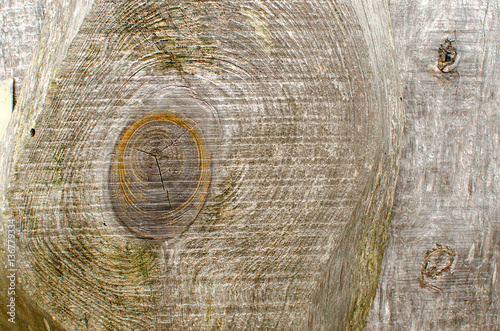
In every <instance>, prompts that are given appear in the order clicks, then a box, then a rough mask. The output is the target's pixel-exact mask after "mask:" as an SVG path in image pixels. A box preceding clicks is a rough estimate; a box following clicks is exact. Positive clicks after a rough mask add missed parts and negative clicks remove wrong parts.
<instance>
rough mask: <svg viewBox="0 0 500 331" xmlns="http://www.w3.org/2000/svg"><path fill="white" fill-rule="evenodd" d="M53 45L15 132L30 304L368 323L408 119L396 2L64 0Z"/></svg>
mask: <svg viewBox="0 0 500 331" xmlns="http://www.w3.org/2000/svg"><path fill="white" fill-rule="evenodd" d="M40 40H41V41H40V43H39V44H38V46H37V49H36V51H35V55H34V57H33V60H32V62H31V66H30V69H29V72H28V74H27V76H26V78H25V82H24V85H23V89H22V91H21V95H20V97H19V100H18V103H17V106H16V111H15V113H14V120H13V121H12V122H11V124H10V126H9V130H10V131H11V135H9V136H7V138H6V139H5V141H4V144H3V147H2V148H3V156H2V169H1V171H2V172H1V179H2V183H3V184H4V185H3V187H2V196H3V197H4V199H5V200H4V202H3V208H4V209H5V213H4V214H2V216H1V217H2V218H4V220H3V222H4V223H5V222H7V221H8V220H15V221H16V224H17V226H18V230H19V233H18V245H19V252H18V256H17V261H16V262H17V267H18V282H19V288H22V290H23V292H22V293H23V295H22V296H21V297H20V300H21V301H22V303H24V304H26V305H27V306H29V307H31V308H28V311H31V312H34V313H33V317H31V316H28V314H26V315H21V312H19V315H21V317H19V318H20V319H24V320H25V323H28V324H30V325H31V326H32V328H35V327H45V325H46V324H49V323H55V324H59V326H60V327H62V328H65V329H68V330H87V329H89V330H105V329H111V330H117V329H123V330H156V329H158V330H169V329H173V330H179V329H190V328H192V329H205V330H211V329H286V330H296V329H300V328H303V329H327V330H329V329H345V328H352V329H359V328H361V327H362V326H363V324H364V321H365V319H366V316H367V314H368V311H369V307H370V304H371V300H372V298H373V296H374V295H375V291H376V286H377V276H378V272H379V270H380V268H381V259H382V252H383V248H384V246H385V240H386V237H387V229H388V221H389V215H390V210H391V208H392V202H393V195H394V189H395V183H396V178H397V172H398V166H399V164H398V160H399V155H400V139H401V135H402V127H403V111H402V106H403V102H402V91H401V89H400V83H399V75H398V71H397V68H396V59H395V55H396V54H395V50H394V48H393V43H392V39H391V34H390V26H389V14H388V10H387V8H386V6H385V5H384V3H383V1H336V2H331V1H222V2H219V1H217V2H204V1H148V2H142V1H141V2H139V1H83V0H81V1H58V2H51V3H50V6H48V7H47V8H46V17H45V25H44V28H43V29H42V30H41V39H40ZM182 128H185V129H186V130H184V131H183V129H182ZM179 130H180V131H179ZM186 132H187V133H186ZM129 141H130V144H128V142H129ZM162 144H163V145H162ZM158 146H160V147H158ZM171 146H173V147H171ZM174 150H175V151H174ZM167 151H168V153H167ZM174 161H175V162H174ZM200 169H201V170H200ZM207 169H209V171H207ZM130 173H133V174H134V175H133V176H131V175H129V174H130ZM193 174H195V175H193ZM127 176H128V177H127ZM183 181H184V182H185V183H186V187H188V188H189V190H191V191H190V192H189V193H186V192H183V191H181V190H179V187H181V185H180V183H181V182H183ZM169 190H170V191H169ZM205 190H206V191H205ZM161 194H168V196H167V195H165V198H163V199H164V200H162V201H158V202H152V203H151V204H149V203H143V202H141V201H143V200H141V199H151V201H153V200H155V199H157V198H158V197H160V196H161ZM183 208H184V209H185V211H184V209H183ZM178 210H182V213H180V214H179V213H177V214H176V211H178ZM140 213H143V214H144V215H145V217H144V218H141V217H139V216H137V215H138V214H140ZM155 222H159V223H155ZM191 223H192V224H191ZM155 224H161V227H157V226H156V225H155ZM164 227H166V229H167V230H165V228H164ZM1 258H2V259H3V258H4V257H3V256H2V257H1ZM2 286H5V284H4V283H2ZM3 292H4V291H2V293H1V295H5V294H4V293H3ZM2 300H4V298H2ZM35 303H36V304H37V305H38V308H37V307H34V306H33V305H34V304H35ZM35 312H36V314H35ZM23 316H24V317H23ZM26 316H28V317H26ZM2 318H3V317H2ZM40 321H42V322H43V326H41V325H40ZM2 323H4V325H5V323H7V322H4V321H2ZM37 323H38V324H37Z"/></svg>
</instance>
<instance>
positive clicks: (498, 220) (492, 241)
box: [365, 0, 500, 330]
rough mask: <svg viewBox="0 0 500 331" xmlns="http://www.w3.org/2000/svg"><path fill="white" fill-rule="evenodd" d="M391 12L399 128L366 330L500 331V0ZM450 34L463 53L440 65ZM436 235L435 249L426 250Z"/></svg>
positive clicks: (399, 7)
mask: <svg viewBox="0 0 500 331" xmlns="http://www.w3.org/2000/svg"><path fill="white" fill-rule="evenodd" d="M390 12H391V18H392V27H393V32H394V40H395V44H396V49H397V54H398V63H399V68H400V71H401V77H402V82H403V87H404V98H405V105H406V126H405V133H404V140H403V141H404V144H403V157H402V161H401V172H400V176H399V181H398V187H397V190H396V198H395V204H394V211H393V220H392V224H391V231H390V234H389V240H388V243H387V248H386V251H385V255H384V264H383V265H384V267H383V271H382V274H381V277H380V283H379V292H378V294H377V297H376V299H375V301H374V304H373V307H372V310H371V312H370V317H369V319H368V322H367V326H366V328H365V330H497V329H498V328H499V327H500V321H499V317H498V316H499V312H500V301H499V299H500V298H499V296H500V282H499V279H498V277H499V276H498V272H499V268H500V213H499V203H498V196H499V193H500V184H499V180H498V178H499V177H498V175H499V173H500V169H499V155H500V153H499V148H498V146H499V128H500V121H499V109H500V107H499V106H500V95H499V88H500V84H499V82H500V80H499V67H500V52H499V50H500V41H499V36H500V8H499V2H498V1H467V2H462V1H429V2H424V1H417V2H414V1H413V2H408V1H399V0H398V1H391V4H390ZM446 39H449V40H451V41H452V43H451V44H452V45H453V47H454V48H455V49H456V50H457V53H458V56H459V61H458V63H454V64H455V68H454V69H453V70H446V69H445V70H444V71H445V72H441V71H440V70H438V68H437V61H438V60H439V58H438V56H439V55H440V54H443V53H442V51H440V48H441V49H446V48H447V45H446V44H447V43H446ZM453 40H454V41H453ZM441 45H443V47H441ZM452 53H453V52H452ZM442 59H444V58H443V57H442ZM444 60H445V59H444ZM436 244H440V245H442V247H441V249H440V252H441V253H432V252H433V251H434V252H438V249H439V248H438V247H436ZM445 246H447V247H449V249H450V250H449V251H447V249H445ZM427 251H430V252H429V253H427ZM438 256H440V258H439V260H440V261H438ZM452 257H453V262H452V264H451V265H450V267H449V268H447V265H448V263H449V261H450V260H451V258H452ZM434 276H435V277H434ZM419 278H420V280H421V281H423V282H420V281H419ZM422 283H423V284H422Z"/></svg>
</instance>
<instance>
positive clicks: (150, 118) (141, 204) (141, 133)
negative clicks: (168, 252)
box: [109, 113, 210, 239]
mask: <svg viewBox="0 0 500 331" xmlns="http://www.w3.org/2000/svg"><path fill="white" fill-rule="evenodd" d="M209 182H210V156H209V154H208V153H207V151H206V150H205V148H204V144H203V142H202V140H201V138H200V135H199V134H198V133H197V132H196V131H195V129H194V128H193V127H192V126H190V125H189V124H188V123H187V122H186V121H184V120H182V119H180V118H178V117H176V116H175V115H173V114H169V113H166V114H147V115H145V116H144V117H142V118H140V119H138V120H136V121H135V122H133V123H132V124H131V125H130V126H129V127H127V128H126V129H125V131H124V132H123V134H122V135H121V137H120V140H119V141H118V144H117V146H116V150H115V154H114V158H113V161H112V164H111V168H110V176H109V188H110V196H111V200H112V204H113V210H114V212H115V214H116V216H117V217H118V219H119V220H120V221H121V222H122V223H123V224H125V225H126V226H127V227H128V228H129V229H130V230H132V231H133V232H134V233H135V234H136V235H138V236H139V237H143V238H154V239H163V238H168V237H172V236H174V235H175V234H176V233H179V232H181V231H183V230H185V229H186V228H187V227H188V226H189V225H190V224H191V223H192V222H193V220H194V219H195V218H196V216H197V215H198V213H199V211H200V209H201V207H202V206H203V201H204V200H205V196H206V194H207V191H208V186H209Z"/></svg>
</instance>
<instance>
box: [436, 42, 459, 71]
mask: <svg viewBox="0 0 500 331" xmlns="http://www.w3.org/2000/svg"><path fill="white" fill-rule="evenodd" d="M457 64H458V52H457V49H456V48H455V47H454V46H453V41H451V40H450V39H448V38H446V40H445V41H444V43H443V44H441V46H440V47H439V50H438V62H437V67H438V69H439V70H441V72H444V73H448V72H451V71H453V70H454V69H455V68H456V65H457Z"/></svg>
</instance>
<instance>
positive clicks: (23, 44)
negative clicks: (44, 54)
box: [0, 0, 46, 97]
mask: <svg viewBox="0 0 500 331" xmlns="http://www.w3.org/2000/svg"><path fill="white" fill-rule="evenodd" d="M45 7H46V0H29V1H26V0H2V1H0V79H6V78H14V81H15V94H16V97H18V96H19V92H20V91H21V86H22V83H23V79H24V76H25V75H26V72H27V71H28V68H29V64H30V61H31V57H32V55H33V51H34V50H35V46H36V44H37V42H38V40H39V38H40V32H41V28H42V22H43V20H44V19H45Z"/></svg>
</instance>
